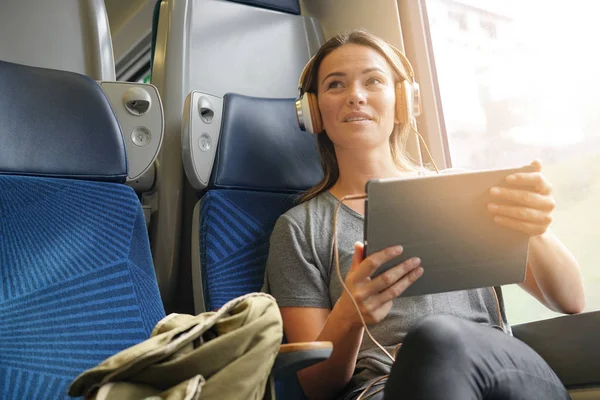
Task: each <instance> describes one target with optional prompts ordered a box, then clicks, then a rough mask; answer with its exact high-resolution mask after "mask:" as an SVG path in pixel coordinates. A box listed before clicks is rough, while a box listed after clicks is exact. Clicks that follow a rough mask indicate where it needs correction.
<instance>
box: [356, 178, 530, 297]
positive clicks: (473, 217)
mask: <svg viewBox="0 0 600 400" xmlns="http://www.w3.org/2000/svg"><path fill="white" fill-rule="evenodd" d="M532 171H534V169H533V167H532V166H526V167H521V168H511V169H502V170H492V171H478V172H465V173H450V174H441V175H431V176H426V177H419V178H410V179H380V180H371V181H369V182H367V185H366V192H367V200H366V203H365V224H364V243H365V256H369V255H371V254H373V253H376V252H378V251H380V250H382V249H385V248H387V247H390V246H395V245H402V247H403V248H404V252H403V253H402V254H401V255H400V256H399V257H397V258H396V259H394V260H392V261H390V262H388V263H386V264H384V265H383V266H381V267H379V268H378V270H377V271H376V272H375V274H374V275H373V276H377V275H379V274H381V273H382V272H384V271H386V270H388V269H389V268H391V267H393V266H395V265H397V264H399V263H401V262H402V261H404V260H406V259H408V258H411V257H419V258H421V266H422V267H423V269H424V274H423V276H421V278H419V279H418V280H417V281H416V282H415V283H413V284H412V285H411V286H410V287H409V288H408V289H407V290H405V291H404V293H402V295H401V296H414V295H424V294H432V293H440V292H449V291H454V290H464V289H472V288H480V287H489V286H500V285H504V284H511V283H519V282H523V281H524V280H525V272H526V266H527V248H528V244H529V237H528V236H527V235H526V234H525V233H521V232H517V231H515V230H512V229H509V228H505V227H502V226H500V225H498V224H496V223H495V222H494V221H493V216H492V214H491V213H490V212H489V211H488V210H487V204H488V203H489V202H490V201H491V196H490V195H489V190H490V188H492V187H493V186H502V187H510V185H508V184H507V183H506V182H505V178H506V176H508V175H509V174H512V173H515V172H532Z"/></svg>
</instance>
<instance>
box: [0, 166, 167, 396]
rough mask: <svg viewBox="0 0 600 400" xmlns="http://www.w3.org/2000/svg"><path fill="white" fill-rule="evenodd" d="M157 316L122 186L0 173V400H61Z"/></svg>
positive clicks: (135, 215)
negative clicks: (73, 383) (83, 375)
mask: <svg viewBox="0 0 600 400" xmlns="http://www.w3.org/2000/svg"><path fill="white" fill-rule="evenodd" d="M163 317H164V310H163V308H162V303H161V299H160V294H159V292H158V287H157V284H156V277H155V273H154V269H153V265H152V259H151V255H150V247H149V243H148V236H147V232H146V226H145V222H144V217H143V214H142V210H141V207H140V205H139V201H138V199H137V197H136V195H135V193H134V191H133V190H132V189H131V188H130V187H127V186H125V185H121V184H116V183H105V182H88V181H81V180H69V179H54V178H39V177H27V176H11V175H0V398H2V399H62V398H68V397H67V395H66V392H67V388H68V385H69V383H70V382H71V381H72V380H73V379H74V378H75V377H76V376H77V375H79V374H80V373H81V372H83V371H84V370H86V369H88V368H91V367H93V366H95V365H96V364H98V363H99V362H101V361H103V360H104V359H106V358H107V357H109V356H111V355H113V354H115V353H117V352H119V351H121V350H122V349H125V348H127V347H129V346H132V345H134V344H136V343H139V342H141V341H143V340H145V339H147V338H148V336H149V334H150V331H151V330H152V328H153V326H154V325H155V324H156V322H158V321H159V320H160V319H161V318H163Z"/></svg>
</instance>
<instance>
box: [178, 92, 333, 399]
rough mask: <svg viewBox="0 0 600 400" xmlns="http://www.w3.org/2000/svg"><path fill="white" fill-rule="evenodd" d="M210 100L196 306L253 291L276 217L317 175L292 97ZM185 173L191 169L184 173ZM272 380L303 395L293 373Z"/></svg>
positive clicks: (195, 123)
mask: <svg viewBox="0 0 600 400" xmlns="http://www.w3.org/2000/svg"><path fill="white" fill-rule="evenodd" d="M200 97H202V94H200ZM189 100H190V99H188V101H189ZM213 101H214V102H215V104H214V106H215V109H217V110H222V114H221V115H215V116H214V118H215V121H214V122H213V123H215V124H218V122H217V121H216V120H220V121H221V122H220V126H221V132H220V135H219V140H218V143H215V144H214V145H215V147H216V158H215V161H214V165H213V166H212V173H211V174H210V182H209V185H208V189H207V190H206V191H205V192H204V195H203V196H202V197H201V199H200V201H199V202H198V203H197V205H196V207H195V210H194V216H193V226H192V280H193V289H194V290H193V292H194V304H195V309H196V312H197V313H199V312H202V311H204V310H214V309H217V308H219V307H221V306H222V305H223V304H225V303H226V302H227V301H229V300H231V299H233V298H236V297H237V296H240V295H243V294H245V293H250V292H257V291H260V289H261V287H262V285H263V282H264V273H265V265H266V261H267V256H268V253H269V239H270V236H271V232H272V230H273V226H274V225H275V222H276V221H277V219H278V218H279V216H280V215H281V214H283V213H284V212H285V211H287V210H288V209H289V208H291V207H293V206H294V205H295V204H296V203H297V199H298V194H299V193H300V192H302V191H304V190H306V189H308V188H310V187H311V186H313V185H315V184H316V183H317V182H318V181H319V180H320V179H321V178H322V176H323V172H322V168H321V162H320V158H319V154H318V151H317V143H316V137H315V136H314V135H312V134H310V133H307V132H304V131H301V130H300V129H299V127H298V123H297V121H296V111H295V107H294V99H267V98H257V97H249V96H243V95H238V94H226V95H225V96H224V98H223V101H222V104H216V102H217V101H218V99H213ZM190 114H195V116H200V110H199V109H198V108H197V107H195V108H194V109H193V110H192V109H190ZM186 119H187V121H186V123H185V126H186V127H187V129H188V130H190V131H195V130H199V131H200V132H204V131H205V130H206V125H207V124H206V123H204V121H202V119H201V118H196V117H194V118H192V119H188V118H187V117H186ZM184 136H187V137H195V136H196V135H195V134H191V133H188V134H184ZM184 154H187V156H188V157H191V158H193V159H195V160H196V161H197V162H198V163H200V164H202V157H203V156H206V154H205V152H204V151H203V150H202V147H201V145H196V146H192V149H191V151H189V152H185V153H184ZM184 157H186V156H184ZM184 161H186V163H189V162H190V161H189V160H184ZM192 163H193V161H192ZM186 171H187V170H186ZM194 173H195V172H194V169H191V170H189V171H188V174H194ZM190 181H198V177H191V176H190ZM276 387H277V394H278V396H277V397H278V398H282V399H290V400H291V399H302V398H304V396H303V394H302V390H301V389H300V387H299V385H298V381H297V379H296V377H295V376H293V377H288V378H286V379H284V380H281V381H278V382H277V383H276Z"/></svg>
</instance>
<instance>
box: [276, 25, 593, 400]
mask: <svg viewBox="0 0 600 400" xmlns="http://www.w3.org/2000/svg"><path fill="white" fill-rule="evenodd" d="M412 79H413V74H412V71H411V70H410V65H408V64H407V63H405V62H403V61H402V60H401V55H399V54H398V51H397V50H395V49H393V48H392V47H391V46H389V45H388V44H386V43H385V42H384V41H382V40H381V39H379V38H377V37H375V36H373V35H371V34H369V33H367V32H363V31H353V32H351V33H349V34H345V35H340V36H336V37H334V38H332V39H331V40H329V41H328V42H327V43H325V44H324V45H323V47H322V48H321V49H320V50H319V52H318V53H317V55H316V56H315V57H314V58H313V60H311V62H310V63H309V65H308V66H307V69H306V74H305V75H304V78H303V81H302V82H301V83H302V90H303V92H305V93H312V94H314V95H315V96H316V99H317V104H318V111H319V112H320V114H321V117H322V132H320V133H318V135H319V136H318V142H319V150H320V153H321V157H322V162H323V167H324V172H325V177H324V178H323V181H322V182H321V183H320V184H318V185H317V186H316V187H314V188H312V189H311V190H309V191H308V192H307V193H306V195H305V196H304V198H303V202H302V203H301V204H300V205H298V206H296V207H294V208H293V209H291V210H290V211H288V212H287V213H286V214H284V215H283V216H282V217H280V218H279V220H278V221H277V224H276V226H275V229H274V231H273V234H272V236H271V249H270V254H269V259H268V262H267V274H266V288H267V290H268V291H269V292H270V293H271V294H272V295H273V296H274V297H275V298H276V299H277V301H278V303H279V306H280V308H281V314H282V317H283V323H284V331H285V334H286V336H287V339H288V340H289V341H290V342H304V341H313V340H323V341H331V342H333V345H334V347H333V353H332V355H331V357H330V358H329V359H328V360H327V361H325V362H322V363H320V364H316V365H314V366H312V367H309V368H306V369H305V370H303V371H301V372H300V373H299V374H298V377H299V380H300V383H301V385H302V388H303V390H304V392H305V394H306V395H307V397H308V398H310V399H356V398H358V396H359V395H360V394H361V392H362V391H363V390H364V389H365V388H366V387H367V386H368V385H369V384H370V383H373V382H375V381H376V380H377V379H378V378H380V377H382V376H385V375H388V374H389V377H388V378H387V382H386V380H380V381H379V382H376V383H375V385H374V386H372V387H371V388H370V389H369V393H370V396H371V397H367V398H377V399H382V398H385V399H400V398H401V399H434V400H435V399H447V400H453V399H457V400H470V399H538V398H539V399H566V398H568V397H569V396H568V393H567V392H566V390H565V388H564V386H563V385H562V384H561V382H560V381H559V379H558V378H557V377H556V375H555V374H554V373H553V372H552V370H551V369H550V367H549V366H548V365H547V364H546V363H545V362H544V361H543V360H542V359H541V357H540V356H539V355H537V354H536V353H535V352H534V351H533V350H532V349H531V348H529V347H528V346H527V345H525V344H524V343H522V342H520V341H519V340H517V339H515V338H514V337H512V336H511V331H510V327H509V325H508V322H507V321H506V317H505V314H504V304H503V301H502V292H501V290H500V288H482V289H474V290H464V291H457V292H450V293H441V294H433V295H427V296H414V297H407V298H398V296H399V295H400V294H401V293H402V292H403V291H404V290H405V289H406V288H407V287H408V286H409V285H411V284H412V283H413V282H414V281H415V280H417V279H418V278H419V277H420V276H421V275H422V274H423V272H424V270H423V268H422V267H421V266H420V260H419V259H418V258H414V259H410V260H407V261H405V262H403V263H402V264H400V265H398V266H396V267H394V268H392V269H390V270H389V271H387V272H385V273H383V274H381V275H379V276H378V277H377V278H374V279H370V276H371V275H372V273H373V272H374V271H375V270H376V269H377V268H378V267H379V266H380V265H382V264H384V263H385V262H386V261H388V260H390V259H392V258H394V257H396V256H398V255H399V254H401V252H402V248H401V246H398V247H393V248H389V249H386V250H383V251H381V252H379V253H376V254H373V255H371V256H369V257H367V258H363V256H362V254H363V245H362V244H361V243H360V240H361V239H362V235H363V222H364V219H363V214H364V202H363V201H362V200H356V201H348V202H347V203H346V204H347V205H344V206H343V207H342V208H341V209H340V213H339V217H338V218H339V219H338V225H337V226H338V243H339V252H340V268H341V270H342V276H344V277H345V278H344V279H345V284H346V286H347V287H348V289H349V292H350V294H351V295H352V297H353V298H354V299H355V300H356V302H357V304H358V306H359V309H360V312H361V313H362V316H363V317H364V319H365V320H366V323H367V324H368V325H369V328H370V331H371V332H372V334H373V336H374V337H375V338H376V339H377V340H378V341H379V342H380V343H381V344H382V345H383V346H384V347H385V348H386V350H387V351H388V352H389V353H391V354H394V353H395V349H396V348H397V347H398V345H399V344H400V343H402V346H401V347H399V350H398V351H397V353H396V357H395V362H392V361H391V360H390V359H389V358H388V357H386V355H385V354H384V353H383V351H381V350H380V349H379V348H377V347H376V346H375V345H374V344H373V343H372V341H371V340H369V339H368V338H363V335H364V332H365V330H364V327H363V324H362V323H361V319H360V317H359V315H358V312H357V310H356V307H355V306H354V304H353V303H352V301H351V299H350V297H349V294H348V293H347V292H345V291H344V290H343V288H342V286H341V284H340V282H339V281H338V278H337V276H336V274H335V269H334V263H333V249H332V239H333V238H332V235H333V225H332V221H333V216H334V215H333V214H334V209H335V207H336V205H337V203H338V200H339V199H341V198H342V197H344V196H347V195H354V194H361V193H363V192H364V188H365V183H366V182H367V181H368V180H370V179H375V178H391V177H396V178H398V177H400V178H402V177H411V176H414V175H417V174H419V169H418V168H417V167H415V166H414V165H413V164H412V163H411V162H410V161H409V159H408V157H407V156H406V154H405V152H404V144H403V143H405V140H406V137H407V135H408V134H409V133H410V129H409V126H408V124H406V123H402V122H401V118H399V115H398V113H397V112H396V101H397V93H398V92H397V90H396V86H397V84H398V83H401V82H403V81H405V80H408V81H409V82H410V81H411V80H412ZM313 128H315V127H313ZM316 129H317V130H320V128H319V127H318V125H317V127H316ZM534 165H535V167H536V171H537V172H534V173H521V174H516V175H514V176H511V177H507V180H509V181H510V182H511V183H512V184H513V185H516V186H517V187H522V188H523V189H499V188H491V190H490V193H491V195H492V196H494V197H495V198H497V199H499V200H510V201H512V202H513V203H516V204H519V206H512V207H509V206H503V205H499V204H496V203H492V204H489V211H490V213H491V217H493V218H494V220H495V221H496V222H497V223H498V224H500V225H502V226H505V227H507V228H509V229H516V230H519V231H523V232H526V233H527V234H528V235H529V236H530V247H529V258H528V260H529V264H528V268H527V276H526V280H525V282H524V283H523V284H522V285H521V286H522V287H523V289H525V290H526V291H527V292H528V293H530V294H531V295H532V296H534V297H535V298H536V299H538V300H539V301H540V302H541V303H543V304H544V305H546V306H547V307H548V308H550V309H552V310H555V311H559V312H564V313H577V312H580V311H582V310H583V308H584V293H583V284H582V279H581V275H580V271H579V267H578V265H577V262H576V261H575V259H574V258H573V256H572V255H571V254H570V253H569V251H568V250H567V249H566V248H565V247H564V246H563V245H562V244H561V243H560V242H559V241H558V240H557V239H556V238H555V237H554V236H553V235H552V233H551V232H550V231H549V230H548V226H549V225H550V222H551V221H552V210H553V208H554V200H553V198H552V195H551V186H550V184H549V183H548V181H547V180H546V178H545V177H544V175H543V174H542V173H541V165H540V163H539V162H534ZM531 187H533V188H535V191H531V190H528V189H527V188H531ZM406 229H411V227H410V226H407V227H406ZM425 268H426V266H425ZM494 326H496V327H499V328H500V329H494V328H493V327H494ZM384 396H385V397H384ZM363 398H365V397H363Z"/></svg>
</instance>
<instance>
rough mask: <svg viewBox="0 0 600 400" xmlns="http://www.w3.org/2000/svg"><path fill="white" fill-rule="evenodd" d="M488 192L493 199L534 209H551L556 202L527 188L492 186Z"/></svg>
mask: <svg viewBox="0 0 600 400" xmlns="http://www.w3.org/2000/svg"><path fill="white" fill-rule="evenodd" d="M490 194H491V195H492V196H493V199H495V200H505V201H510V202H513V203H517V204H520V205H523V206H525V207H529V208H533V209H536V210H546V211H552V210H553V209H554V207H555V206H556V204H555V203H554V199H553V198H552V197H551V196H546V195H542V194H539V193H535V192H530V191H528V190H520V189H508V188H501V187H493V188H492V189H490Z"/></svg>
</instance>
